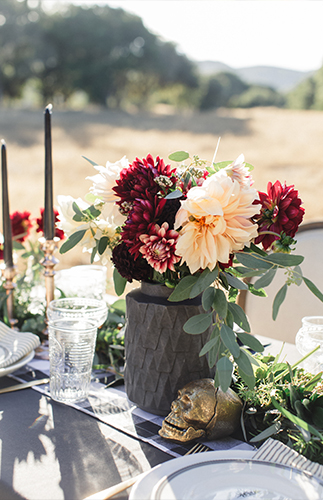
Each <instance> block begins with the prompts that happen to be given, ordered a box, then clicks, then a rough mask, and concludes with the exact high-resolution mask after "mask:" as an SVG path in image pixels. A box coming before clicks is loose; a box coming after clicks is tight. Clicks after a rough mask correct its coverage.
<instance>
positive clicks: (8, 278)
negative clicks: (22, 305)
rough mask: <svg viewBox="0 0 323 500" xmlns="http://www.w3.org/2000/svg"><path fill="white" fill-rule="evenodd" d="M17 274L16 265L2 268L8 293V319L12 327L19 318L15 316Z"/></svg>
mask: <svg viewBox="0 0 323 500" xmlns="http://www.w3.org/2000/svg"><path fill="white" fill-rule="evenodd" d="M16 274H17V269H16V267H15V266H8V267H5V268H4V269H3V270H2V276H3V278H4V280H5V282H4V284H3V287H4V289H5V290H6V295H7V313H8V320H9V323H10V326H11V328H14V327H15V325H16V324H17V320H16V319H15V318H14V305H13V304H14V290H15V288H16V283H15V282H14V278H15V276H16Z"/></svg>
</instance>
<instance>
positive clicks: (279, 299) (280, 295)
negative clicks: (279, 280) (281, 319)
mask: <svg viewBox="0 0 323 500" xmlns="http://www.w3.org/2000/svg"><path fill="white" fill-rule="evenodd" d="M286 293H287V285H286V283H285V284H284V285H283V286H282V287H281V289H280V290H278V292H277V294H276V296H275V298H274V302H273V316H272V317H273V320H275V319H276V318H277V315H278V311H279V308H280V306H281V305H282V303H283V302H284V300H285V297H286Z"/></svg>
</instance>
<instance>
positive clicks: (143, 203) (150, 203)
mask: <svg viewBox="0 0 323 500" xmlns="http://www.w3.org/2000/svg"><path fill="white" fill-rule="evenodd" d="M147 197H148V199H145V200H141V199H139V200H138V199H137V200H135V201H134V204H133V207H132V209H131V212H130V214H129V215H128V218H127V220H126V222H125V224H124V226H123V229H122V233H121V239H122V240H123V241H124V242H125V243H126V245H127V247H128V249H129V252H130V253H131V254H132V255H133V256H134V258H135V259H137V258H138V256H139V255H140V252H139V248H140V247H141V245H142V242H141V241H140V236H141V235H142V234H149V232H150V228H151V227H152V226H153V225H154V224H155V223H156V221H157V220H158V218H159V217H160V215H161V213H162V211H163V208H164V206H165V204H166V200H165V198H158V196H153V195H151V194H150V193H147Z"/></svg>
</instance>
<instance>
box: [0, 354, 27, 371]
mask: <svg viewBox="0 0 323 500" xmlns="http://www.w3.org/2000/svg"><path fill="white" fill-rule="evenodd" d="M34 356H35V351H31V352H29V353H28V354H26V356H24V357H23V358H21V359H19V361H17V362H16V363H13V364H12V365H9V366H6V367H5V368H0V377H4V376H5V375H9V374H10V373H12V372H15V371H16V370H18V368H22V367H23V366H25V365H26V364H27V363H30V361H31V360H32V359H33V357H34Z"/></svg>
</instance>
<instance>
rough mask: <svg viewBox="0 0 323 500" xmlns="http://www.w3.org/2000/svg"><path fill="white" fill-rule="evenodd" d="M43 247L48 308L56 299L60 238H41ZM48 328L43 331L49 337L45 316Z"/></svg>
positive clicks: (42, 261) (42, 262)
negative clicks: (56, 267)
mask: <svg viewBox="0 0 323 500" xmlns="http://www.w3.org/2000/svg"><path fill="white" fill-rule="evenodd" d="M39 241H40V245H41V249H42V251H43V252H44V258H43V259H42V260H41V261H40V263H41V264H42V266H43V267H44V276H45V289H46V310H47V307H48V305H49V303H50V302H51V301H52V300H54V295H55V282H54V276H55V274H56V272H55V271H54V267H55V266H56V264H58V262H59V261H58V260H57V259H56V257H55V256H54V252H55V250H57V248H58V242H59V238H54V239H53V240H45V238H41V239H40V240H39ZM45 324H46V328H45V330H44V331H43V334H44V335H45V336H46V337H47V338H48V322H47V317H45Z"/></svg>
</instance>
